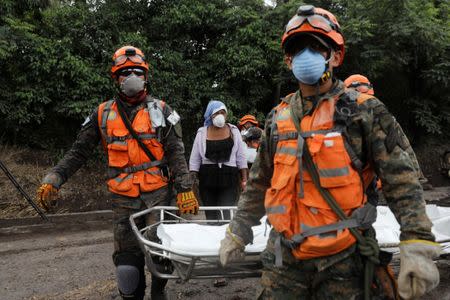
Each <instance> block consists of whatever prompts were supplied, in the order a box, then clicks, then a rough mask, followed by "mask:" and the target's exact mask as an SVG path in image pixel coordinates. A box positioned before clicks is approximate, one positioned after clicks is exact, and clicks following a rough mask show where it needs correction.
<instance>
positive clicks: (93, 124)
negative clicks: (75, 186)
mask: <svg viewBox="0 0 450 300" xmlns="http://www.w3.org/2000/svg"><path fill="white" fill-rule="evenodd" d="M145 106H146V103H145V102H144V103H141V104H138V105H134V106H130V105H125V113H126V114H127V115H128V117H129V119H130V121H131V122H133V120H134V117H135V116H136V115H137V113H138V112H139V111H140V110H141V109H144V108H145ZM98 109H99V108H98V107H97V108H96V109H95V110H94V111H93V112H92V114H91V115H90V116H89V117H88V118H87V119H86V121H85V122H84V123H83V125H82V128H81V130H80V132H79V133H78V136H77V138H76V140H75V142H74V143H73V145H72V148H71V149H70V150H69V151H68V152H67V153H66V154H65V155H64V157H63V158H62V159H61V160H60V161H59V162H58V164H57V165H56V166H55V167H54V168H53V169H52V172H51V173H50V174H48V175H47V176H46V177H45V178H44V183H51V184H53V185H54V186H56V187H59V186H61V185H62V184H63V183H65V182H66V181H67V180H68V179H69V177H70V176H72V175H73V174H74V173H75V172H76V171H77V170H78V169H79V168H80V167H81V166H82V165H83V164H84V163H85V162H86V161H87V160H88V158H89V157H90V156H91V155H92V152H93V150H94V148H95V147H97V145H98V144H99V143H100V140H101V130H100V129H99V126H98ZM171 113H172V108H170V106H169V105H167V104H166V105H165V106H164V109H163V114H164V116H165V118H166V119H167V117H168V116H169V115H170V114H171ZM166 124H167V126H166V127H161V128H160V129H159V130H161V132H159V134H158V135H159V136H161V143H162V145H163V147H164V153H165V157H166V159H167V161H168V164H169V169H170V172H171V174H172V176H173V177H174V181H175V189H176V190H177V192H183V191H187V190H190V189H191V188H192V184H191V179H190V177H189V172H188V168H187V164H186V158H185V156H184V144H183V141H182V139H181V124H180V122H179V121H178V123H176V125H174V126H173V125H172V124H171V123H169V122H166Z"/></svg>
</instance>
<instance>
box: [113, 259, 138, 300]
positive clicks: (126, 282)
mask: <svg viewBox="0 0 450 300" xmlns="http://www.w3.org/2000/svg"><path fill="white" fill-rule="evenodd" d="M114 263H115V264H116V277H117V287H118V289H119V292H120V295H121V296H122V298H123V299H143V298H144V295H145V271H144V265H145V261H144V259H143V257H138V256H136V255H133V254H129V253H121V254H119V255H117V256H116V257H115V260H114Z"/></svg>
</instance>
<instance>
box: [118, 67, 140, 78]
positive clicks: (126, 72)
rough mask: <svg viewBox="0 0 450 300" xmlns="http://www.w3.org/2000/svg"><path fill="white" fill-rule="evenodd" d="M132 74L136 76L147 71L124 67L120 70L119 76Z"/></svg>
mask: <svg viewBox="0 0 450 300" xmlns="http://www.w3.org/2000/svg"><path fill="white" fill-rule="evenodd" d="M131 74H134V75H136V76H145V71H144V70H142V69H134V68H130V69H122V70H120V71H119V76H130V75H131Z"/></svg>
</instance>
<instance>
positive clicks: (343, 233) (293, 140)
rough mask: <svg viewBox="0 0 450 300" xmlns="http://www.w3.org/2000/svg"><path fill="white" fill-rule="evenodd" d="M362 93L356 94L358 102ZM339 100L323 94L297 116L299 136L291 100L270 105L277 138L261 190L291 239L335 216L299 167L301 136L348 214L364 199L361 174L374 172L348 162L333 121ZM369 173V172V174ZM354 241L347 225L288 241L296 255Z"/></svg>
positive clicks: (276, 224)
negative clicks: (271, 166)
mask: <svg viewBox="0 0 450 300" xmlns="http://www.w3.org/2000/svg"><path fill="white" fill-rule="evenodd" d="M370 98H372V97H370ZM291 99H292V98H291ZM366 99H368V98H367V97H364V99H362V98H361V97H360V98H358V103H361V102H363V101H365V100H366ZM338 100H339V97H338V96H337V97H335V98H331V99H326V100H323V101H322V102H320V104H319V105H318V107H317V108H316V109H315V110H314V112H313V113H312V115H308V116H304V117H303V118H302V120H301V122H300V126H301V130H302V134H301V137H300V138H298V132H297V130H296V128H295V125H294V121H293V119H292V115H291V109H290V105H289V104H288V103H286V102H284V101H283V102H281V103H280V104H279V105H278V106H277V107H276V108H275V110H276V113H275V115H274V122H275V123H276V125H277V130H278V142H277V147H276V150H275V153H274V172H273V176H272V179H271V187H270V188H269V189H268V190H267V191H266V196H265V208H266V213H267V217H268V219H269V221H270V223H271V224H272V226H273V228H274V229H275V230H276V231H277V232H279V233H281V234H282V235H283V237H284V238H285V239H287V240H295V238H296V237H298V236H299V235H301V234H302V233H306V232H307V231H310V232H313V231H314V230H315V229H317V228H322V227H325V226H328V227H329V226H332V225H333V224H336V223H338V222H339V221H340V219H339V217H338V216H337V215H336V214H335V213H334V212H333V210H332V209H331V208H330V207H329V205H328V204H327V202H326V201H325V200H324V199H323V198H322V196H321V194H320V192H319V191H318V189H317V188H316V187H315V185H314V183H313V181H312V179H311V176H310V174H309V173H308V171H306V170H304V169H303V163H301V164H299V162H301V161H302V158H301V156H302V152H303V151H302V150H303V146H302V144H303V143H304V141H306V144H307V145H308V148H309V151H310V153H311V156H312V159H313V161H314V163H315V165H316V167H317V170H318V172H319V176H320V184H321V186H322V187H324V188H326V189H328V191H329V192H330V193H331V194H332V195H333V197H334V198H335V200H336V202H337V203H338V204H339V205H340V207H341V208H342V209H343V210H344V212H345V213H346V214H347V215H348V216H350V215H351V213H352V212H353V211H354V210H355V209H356V208H358V207H362V206H363V205H364V203H365V202H366V195H365V193H364V189H365V188H364V184H363V180H362V179H361V178H362V177H367V178H373V172H371V171H370V172H365V173H366V175H365V176H362V177H361V176H360V174H359V173H358V171H357V170H356V169H355V168H354V167H353V165H352V160H351V158H350V155H349V153H348V151H347V150H346V147H345V139H344V137H343V136H342V132H341V130H339V129H338V127H335V124H334V122H333V116H334V112H335V105H336V102H337V101H338ZM366 170H368V169H366ZM368 173H372V176H369V175H367V174H368ZM368 180H369V179H368ZM364 181H365V180H364ZM311 230H312V231H311ZM355 242H356V239H355V237H354V236H353V235H352V234H351V232H350V231H349V229H348V228H339V229H338V230H335V231H328V232H322V233H320V234H312V235H309V236H306V237H305V238H302V241H301V242H300V243H298V244H296V245H295V246H294V247H292V248H293V249H292V253H293V255H294V256H295V257H296V258H298V259H310V258H316V257H322V256H329V255H333V254H336V253H339V252H341V251H343V250H344V249H347V248H348V247H350V246H351V245H353V244H354V243H355Z"/></svg>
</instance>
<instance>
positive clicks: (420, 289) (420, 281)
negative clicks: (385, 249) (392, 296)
mask: <svg viewBox="0 0 450 300" xmlns="http://www.w3.org/2000/svg"><path fill="white" fill-rule="evenodd" d="M440 251H441V247H440V245H439V244H438V243H434V242H430V241H424V240H408V241H402V242H401V243H400V273H399V274H398V292H399V294H400V296H401V297H402V298H403V299H414V298H418V297H420V296H422V295H423V294H425V293H426V292H428V291H430V290H432V289H434V288H435V287H436V286H437V285H438V284H439V270H438V268H437V267H436V265H435V264H434V262H433V258H435V257H438V256H439V253H440Z"/></svg>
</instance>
